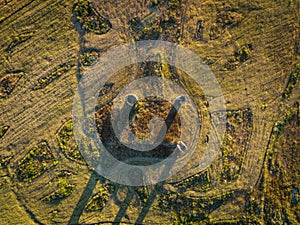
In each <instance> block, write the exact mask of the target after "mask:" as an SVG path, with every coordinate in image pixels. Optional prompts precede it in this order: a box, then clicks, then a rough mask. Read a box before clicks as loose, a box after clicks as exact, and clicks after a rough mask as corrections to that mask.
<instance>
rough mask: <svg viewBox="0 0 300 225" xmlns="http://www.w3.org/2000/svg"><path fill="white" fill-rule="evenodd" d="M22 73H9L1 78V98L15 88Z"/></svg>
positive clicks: (5, 96)
mask: <svg viewBox="0 0 300 225" xmlns="http://www.w3.org/2000/svg"><path fill="white" fill-rule="evenodd" d="M21 77H22V74H7V75H5V76H3V77H2V78H1V79H0V98H7V97H8V96H9V95H10V94H11V93H12V91H13V90H14V88H15V86H16V84H17V83H18V81H19V80H20V78H21Z"/></svg>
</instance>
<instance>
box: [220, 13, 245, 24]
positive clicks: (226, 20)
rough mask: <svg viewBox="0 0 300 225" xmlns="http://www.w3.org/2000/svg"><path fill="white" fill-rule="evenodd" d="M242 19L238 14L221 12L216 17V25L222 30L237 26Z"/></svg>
mask: <svg viewBox="0 0 300 225" xmlns="http://www.w3.org/2000/svg"><path fill="white" fill-rule="evenodd" d="M243 18H244V17H243V15H242V14H240V13H238V12H233V11H230V10H222V11H220V12H219V13H218V15H217V23H218V24H219V25H221V27H222V28H225V27H234V26H236V25H238V24H239V23H240V22H241V21H242V19H243Z"/></svg>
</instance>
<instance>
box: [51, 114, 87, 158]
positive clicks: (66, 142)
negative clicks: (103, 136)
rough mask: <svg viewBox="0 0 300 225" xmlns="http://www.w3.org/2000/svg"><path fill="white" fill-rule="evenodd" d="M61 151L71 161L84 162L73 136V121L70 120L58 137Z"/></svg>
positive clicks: (61, 129)
mask: <svg viewBox="0 0 300 225" xmlns="http://www.w3.org/2000/svg"><path fill="white" fill-rule="evenodd" d="M56 138H57V141H58V143H59V149H60V150H61V151H62V152H63V154H64V155H65V156H66V157H67V158H68V159H70V160H75V161H81V162H82V161H83V158H82V156H81V154H80V151H79V149H78V146H77V144H76V141H75V138H74V135H73V121H72V119H70V120H68V121H67V122H66V123H65V124H64V125H63V126H62V127H61V128H60V130H59V131H58V133H57V135H56Z"/></svg>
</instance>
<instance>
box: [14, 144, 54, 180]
mask: <svg viewBox="0 0 300 225" xmlns="http://www.w3.org/2000/svg"><path fill="white" fill-rule="evenodd" d="M57 163H58V162H57V161H55V158H54V156H53V154H52V152H51V149H50V147H49V145H48V143H47V142H46V141H41V142H40V143H38V145H37V146H36V147H34V148H33V149H31V150H30V151H29V152H28V153H27V155H26V156H25V158H24V159H23V160H22V161H21V162H19V163H18V168H17V177H18V179H19V180H21V181H31V180H33V179H34V178H37V177H39V176H41V175H42V174H43V173H44V172H45V171H46V170H48V169H50V168H51V167H53V166H55V165H57Z"/></svg>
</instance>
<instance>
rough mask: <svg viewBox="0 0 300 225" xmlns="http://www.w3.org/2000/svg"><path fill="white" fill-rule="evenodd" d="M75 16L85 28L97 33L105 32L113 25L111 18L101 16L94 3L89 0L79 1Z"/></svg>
mask: <svg viewBox="0 0 300 225" xmlns="http://www.w3.org/2000/svg"><path fill="white" fill-rule="evenodd" d="M75 16H76V18H77V20H78V21H79V22H80V24H81V26H82V28H83V29H84V30H86V31H90V32H93V33H96V34H105V33H107V32H108V31H109V30H110V29H111V27H112V25H111V23H110V22H109V20H108V19H105V18H104V17H103V16H101V15H100V14H99V12H97V10H96V9H95V7H94V6H93V4H92V3H91V2H89V1H87V0H79V1H78V2H77V4H76V6H75Z"/></svg>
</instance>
